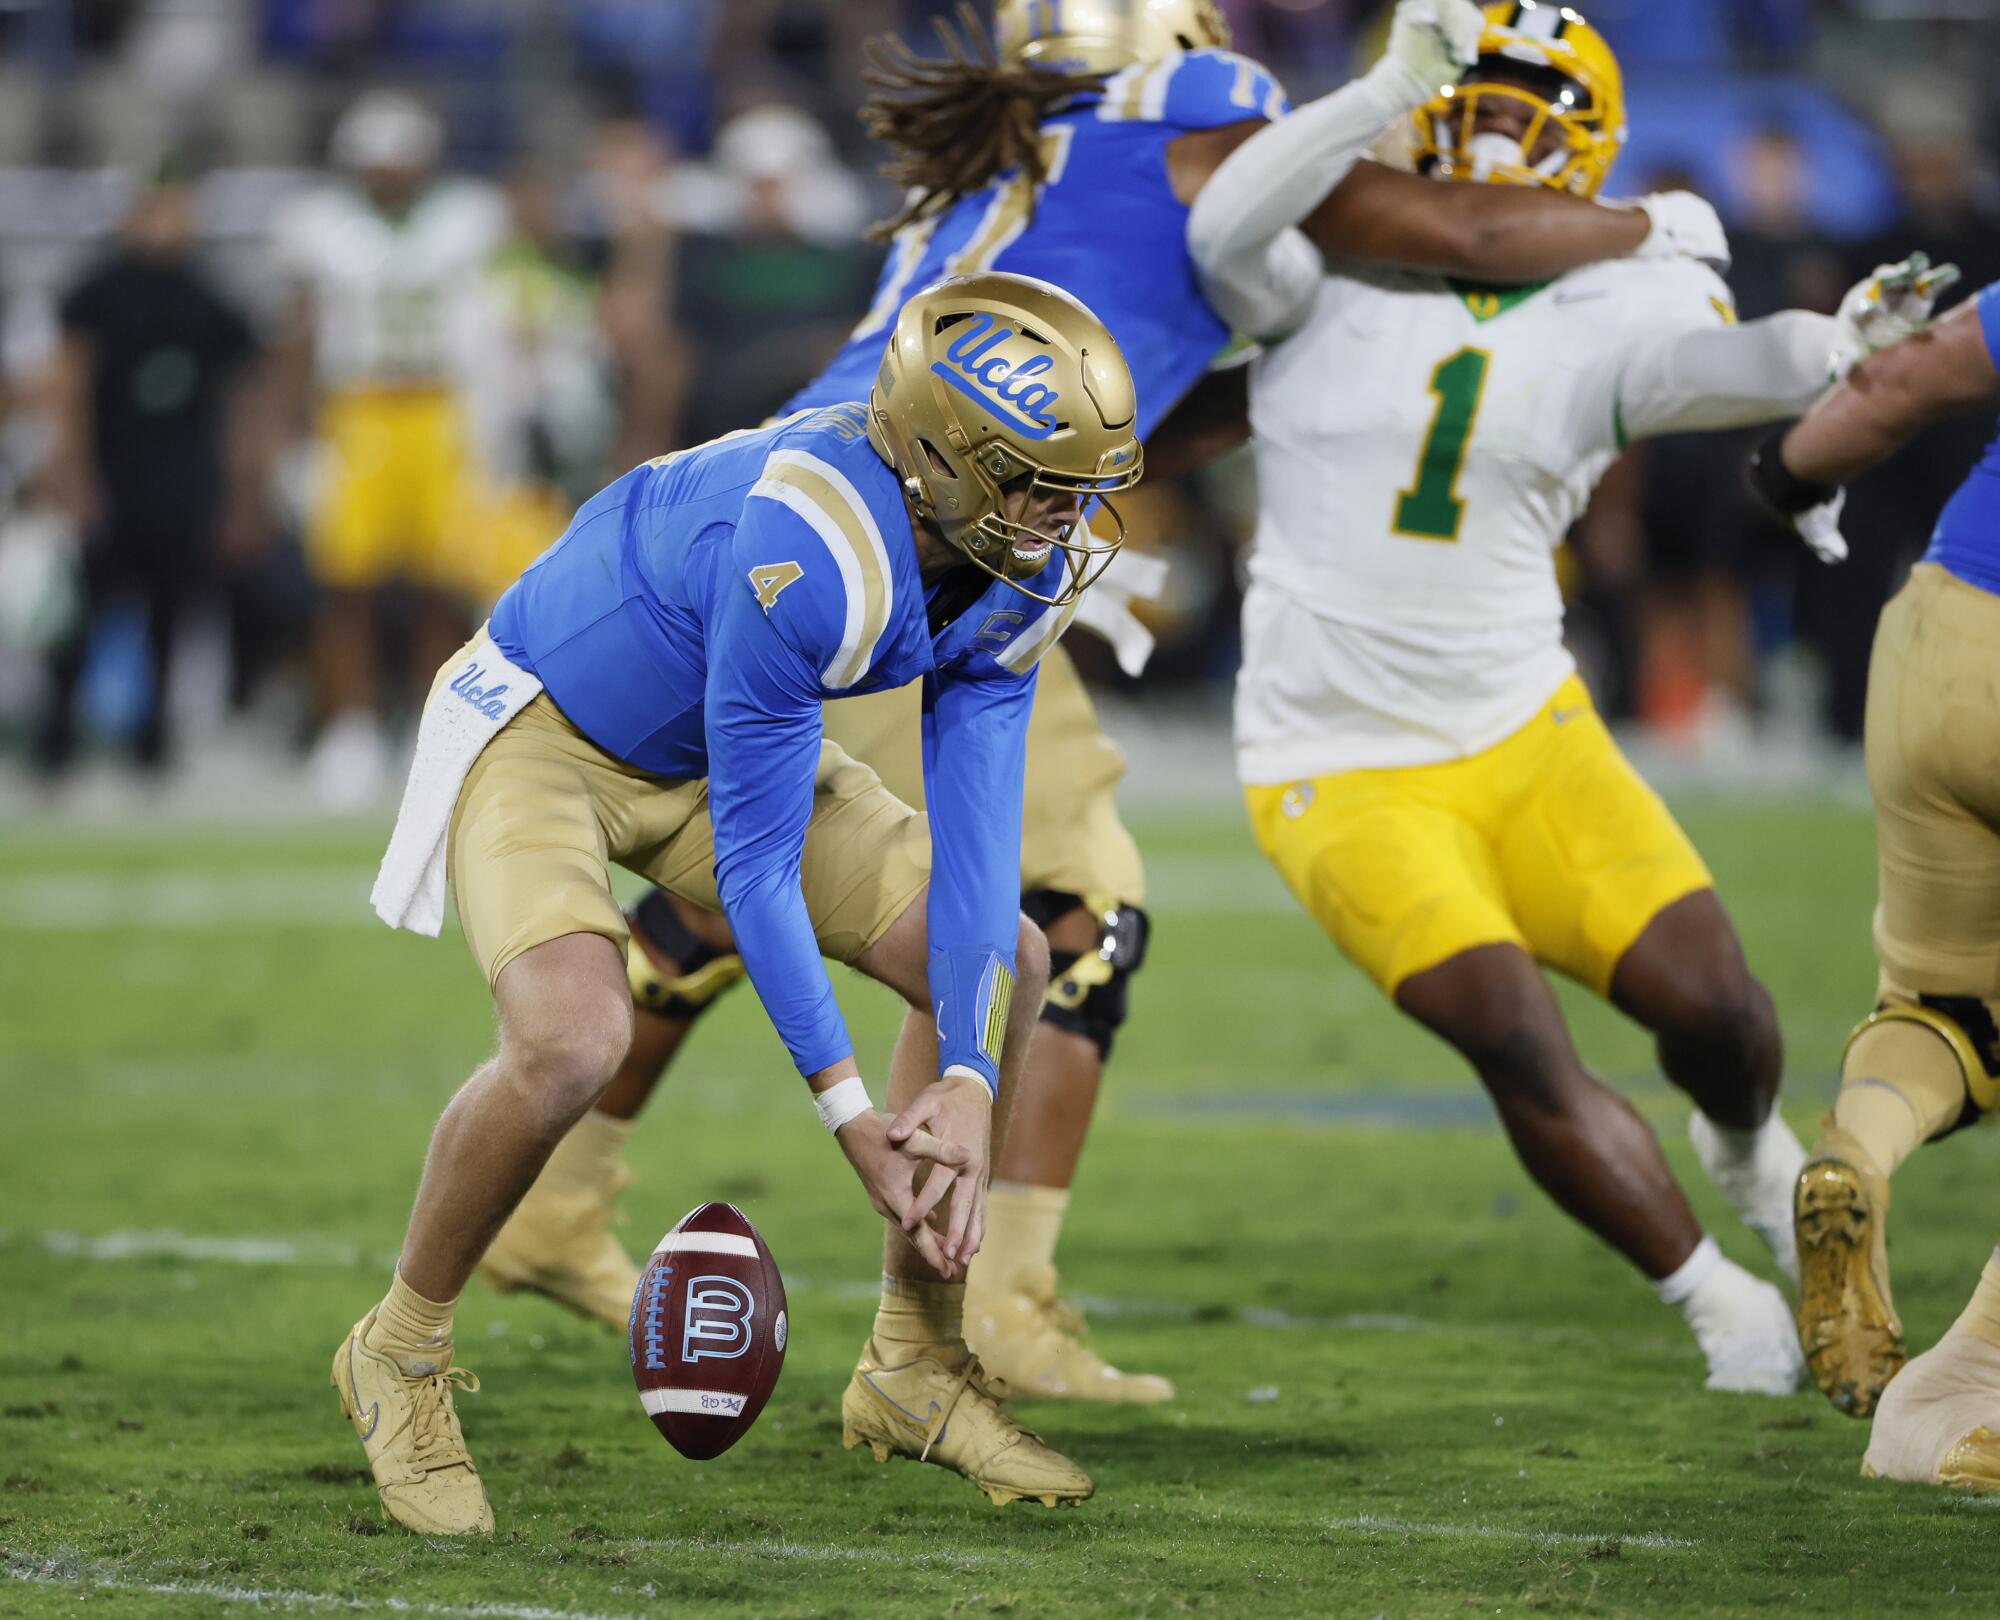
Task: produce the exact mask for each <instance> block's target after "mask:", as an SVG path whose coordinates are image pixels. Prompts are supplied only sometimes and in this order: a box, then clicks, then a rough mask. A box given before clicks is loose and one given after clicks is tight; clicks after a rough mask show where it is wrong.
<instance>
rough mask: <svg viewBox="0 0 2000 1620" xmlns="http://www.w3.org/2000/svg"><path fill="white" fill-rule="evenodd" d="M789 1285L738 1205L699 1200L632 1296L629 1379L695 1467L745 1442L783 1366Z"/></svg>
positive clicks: (659, 1426)
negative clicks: (779, 1273) (786, 1302)
mask: <svg viewBox="0 0 2000 1620" xmlns="http://www.w3.org/2000/svg"><path fill="white" fill-rule="evenodd" d="M786 1330H787V1323H786V1320H785V1281H784V1279H783V1278H782V1277H780V1276H779V1275H778V1263H777V1261H775V1260H773V1259H772V1258H771V1251H770V1250H769V1249H767V1248H765V1247H764V1240H763V1239H762V1238H761V1237H759V1236H758V1235H757V1228H756V1227H754V1226H752V1225H751V1224H750V1222H749V1219H748V1217H746V1216H745V1215H744V1213H743V1211H742V1210H740V1209H738V1208H737V1207H736V1206H735V1205H734V1204H703V1205H702V1206H701V1207H700V1208H698V1209H693V1210H690V1211H689V1212H688V1213H687V1214H686V1215H684V1216H682V1217H681V1221H680V1224H679V1225H677V1226H676V1227H675V1228H674V1229H673V1230H672V1231H671V1232H669V1233H668V1234H667V1235H666V1236H665V1237H663V1238H661V1239H660V1246H659V1247H658V1248H657V1249H655V1250H654V1251H653V1257H652V1259H651V1260H649V1261H647V1262H646V1270H645V1274H644V1275H643V1276H641V1277H640V1279H639V1291H638V1292H637V1293H636V1294H634V1295H633V1296H632V1325H631V1337H632V1377H633V1379H634V1381H635V1382H637V1384H638V1386H639V1400H640V1403H641V1404H642V1405H643V1406H644V1407H645V1408H646V1415H647V1416H648V1417H650V1418H651V1419H652V1420H653V1426H654V1427H655V1428H657V1429H658V1430H659V1431H660V1433H662V1434H663V1435H665V1436H666V1437H667V1444H668V1445H670V1446H672V1447H673V1448H674V1450H676V1451H678V1452H679V1453H680V1454H681V1455H682V1456H683V1457H691V1458H693V1459H694V1460H695V1461H697V1462H702V1461H706V1460H707V1459H708V1458H710V1457H719V1456H721V1455H722V1454H723V1453H724V1452H725V1451H727V1450H728V1449H729V1448H730V1447H731V1446H733V1445H735V1444H736V1442H737V1441H738V1440H740V1439H742V1438H743V1436H744V1433H745V1432H746V1431H747V1430H748V1429H749V1427H750V1425H751V1424H753V1423H755V1422H756V1421H757V1414H758V1413H759V1412H761V1411H763V1410H764V1403H765V1402H766V1401H767V1400H769V1399H770V1398H771V1391H772V1389H773V1388H775V1387H776V1385H777V1382H778V1374H779V1373H780V1372H782V1371H783V1370H784V1366H785V1337H786Z"/></svg>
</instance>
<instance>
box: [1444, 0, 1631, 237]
mask: <svg viewBox="0 0 2000 1620" xmlns="http://www.w3.org/2000/svg"><path fill="white" fill-rule="evenodd" d="M1485 11H1486V29H1485V32H1484V33H1482V34H1481V35H1480V36H1479V61H1478V63H1477V64H1476V65H1475V66H1474V67H1473V69H1472V71H1471V72H1469V73H1468V74H1466V76H1465V78H1464V80H1463V82H1461V83H1459V84H1456V85H1447V86H1446V87H1445V88H1444V89H1442V90H1440V91H1439V92H1438V93H1437V94H1436V95H1435V96H1433V97H1432V98H1431V99H1430V100H1429V101H1427V102H1425V103H1424V105H1423V106H1421V107H1419V108H1418V109H1417V110H1416V112H1415V113H1413V114H1412V115H1411V117H1412V120H1413V122H1414V124H1415V131H1414V136H1415V152H1414V156H1415V158H1416V163H1417V167H1418V168H1419V169H1420V170H1422V171H1423V172H1425V173H1426V174H1430V175H1432V176H1434V177H1436V178H1437V179H1440V180H1485V181H1490V182H1493V183H1496V184H1499V185H1511V186H1548V187H1551V188H1552V189H1554V190H1556V191H1568V192H1574V193H1575V194H1576V195H1577V196H1580V197H1590V196H1594V195H1595V194H1596V192H1597V189H1598V188H1599V187H1600V186H1602V185H1603V184H1604V180H1605V176H1607V175H1608V174H1610V172H1611V165H1612V164H1613V163H1615V162H1617V160H1618V153H1619V151H1620V149H1621V148H1623V146H1624V145H1625V76H1624V74H1623V73H1621V72H1620V71H1619V68H1618V58H1617V57H1616V56H1614V55H1613V54H1612V51H1611V47H1610V46H1609V45H1608V44H1606V43H1605V40H1604V36H1603V35H1602V34H1600V33H1599V32H1598V31H1597V30H1596V29H1595V28H1593V27H1591V26H1590V24H1589V23H1587V22H1585V21H1584V20H1583V18H1582V17H1580V16H1578V15H1577V13H1576V12H1574V11H1572V10H1571V9H1570V8H1569V7H1568V6H1563V5H1555V4H1551V3H1550V0H1501V3H1500V4H1497V5H1489V6H1487V7H1486V8H1485ZM1495 98H1499V99H1504V100H1507V101H1510V102H1514V103H1518V104H1523V105H1525V106H1526V108H1527V109H1528V112H1529V115H1530V116H1529V121H1528V127H1527V128H1526V130H1525V131H1524V132H1523V133H1522V136H1521V141H1520V147H1521V154H1522V156H1521V159H1520V160H1519V161H1510V160H1508V159H1507V158H1505V157H1500V158H1497V159H1496V158H1495V156H1494V155H1493V154H1491V153H1488V152H1480V151H1478V150H1476V148H1475V145H1474V126H1475V123H1476V121H1477V119H1478V116H1479V109H1480V107H1481V105H1482V104H1488V105H1490V103H1491V102H1492V101H1493V100H1494V99H1495ZM1550 129H1554V130H1556V131H1557V132H1558V135H1559V144H1558V145H1557V146H1556V147H1555V148H1554V149H1553V150H1552V151H1549V152H1547V153H1545V154H1544V155H1543V156H1542V157H1541V158H1540V159H1539V160H1535V159H1534V152H1535V148H1536V146H1537V145H1538V144H1539V143H1540V141H1541V139H1542V136H1543V134H1544V133H1545V132H1546V131H1547V130H1550Z"/></svg>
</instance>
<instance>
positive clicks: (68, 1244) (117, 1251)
mask: <svg viewBox="0 0 2000 1620" xmlns="http://www.w3.org/2000/svg"><path fill="white" fill-rule="evenodd" d="M17 1240H25V1241H28V1242H32V1243H38V1244H39V1245H40V1246H41V1247H42V1248H43V1249H44V1250H45V1251H46V1252H48V1253H49V1254H53V1255H58V1256H60V1257H61V1258H63V1259H65V1260H95V1261H100V1262H105V1263H116V1262H121V1261H129V1260H180V1261H186V1262H191V1263H198V1262H208V1263H212V1264H216V1265H230V1266H330V1267H348V1266H355V1265H359V1264H361V1263H362V1262H363V1261H367V1262H369V1263H371V1264H373V1263H376V1262H379V1263H380V1264H382V1265H385V1266H387V1265H391V1264H393V1263H394V1260H395V1256H394V1254H393V1253H391V1252H389V1251H386V1250H385V1251H383V1252H381V1253H380V1254H373V1253H369V1252H367V1251H365V1250H363V1249H361V1248H359V1247H357V1246H355V1245H353V1244H346V1243H330V1242H327V1241H326V1240H324V1239H320V1238H280V1237H265V1236H254V1237H230V1236H203V1235H199V1234H195V1233H189V1232H182V1231H178V1230H176V1229H175V1228H173V1227H159V1228H152V1229H122V1230H119V1231H115V1232H104V1233H100V1234H98V1235H96V1236H90V1235H87V1234H84V1233H81V1232H66V1231H49V1232H35V1233H17V1232H10V1231H7V1230H5V1229H4V1228H0V1248H5V1247H6V1246H7V1245H8V1244H10V1243H13V1242H15V1241H17ZM785 1286H786V1287H787V1288H788V1289H790V1290H791V1292H793V1293H795V1294H826V1295H830V1296H832V1297H833V1298H835V1299H841V1300H852V1301H865V1300H873V1299H875V1298H876V1297H877V1295H878V1294H879V1293H880V1284H879V1283H877V1282H872V1281H864V1280H863V1279H861V1278H858V1277H855V1278H839V1279H829V1278H824V1277H812V1276H808V1275H804V1274H793V1275H790V1276H787V1277H786V1279H785ZM1079 1301H1080V1303H1081V1304H1082V1305H1083V1306H1084V1308H1085V1309H1086V1310H1087V1311H1089V1312H1090V1314H1091V1315H1092V1316H1095V1317H1098V1318H1100V1319H1102V1320H1106V1321H1117V1320H1124V1321H1140V1322H1143V1321H1161V1322H1208V1321H1220V1322H1224V1323H1228V1324H1232V1325H1234V1326H1238V1327H1253V1328H1264V1329H1267V1330H1271V1331H1277V1332H1284V1333H1297V1332H1313V1333H1389V1334H1409V1335H1413V1336H1419V1337H1424V1338H1469V1339H1499V1340H1506V1341H1508V1342H1511V1343H1517V1344H1538V1345H1564V1344H1568V1345H1584V1346H1592V1347H1596V1348H1604V1349H1614V1350H1618V1351H1621V1352H1626V1353H1638V1354H1647V1355H1652V1354H1672V1353H1674V1352H1675V1351H1677V1350H1681V1349H1684V1348H1685V1347H1684V1346H1682V1345H1681V1344H1680V1343H1679V1341H1678V1340H1670V1339H1666V1338H1657V1337H1641V1336H1637V1335H1613V1334H1605V1333H1593V1332H1591V1331H1590V1330H1589V1329H1588V1328H1581V1327H1574V1328H1567V1327H1543V1328H1534V1327H1517V1326H1514V1325H1512V1324H1509V1323H1500V1322H1454V1321H1450V1320H1448V1319H1446V1318H1442V1317H1426V1316H1408V1315H1404V1314H1401V1313H1396V1312H1384V1311H1345V1312H1340V1313H1337V1314H1334V1315H1329V1316H1318V1315H1313V1314H1310V1313H1307V1312H1302V1311H1287V1310H1281V1309H1279V1308H1277V1307H1275V1306H1269V1305H1235V1306H1230V1307H1229V1308H1228V1309H1227V1311H1226V1312H1225V1313H1224V1314H1221V1315H1219V1316H1218V1315H1216V1314H1215V1313H1213V1312H1210V1311H1207V1310H1205V1309H1203V1308H1202V1307H1201V1306H1199V1305H1196V1304H1193V1303H1191V1302H1189V1301H1187V1300H1184V1299H1118V1298H1112V1297H1110V1296H1107V1295H1102V1294H1084V1295H1081V1296H1079Z"/></svg>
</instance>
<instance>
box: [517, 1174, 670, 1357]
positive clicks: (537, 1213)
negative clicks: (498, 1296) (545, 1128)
mask: <svg viewBox="0 0 2000 1620" xmlns="http://www.w3.org/2000/svg"><path fill="white" fill-rule="evenodd" d="M561 1151H562V1149H560V1148H558V1149H557V1152H558V1153H559V1154H560V1153H561ZM559 1168H560V1167H559V1166H558V1164H557V1163H556V1161H555V1160H551V1161H550V1167H549V1169H548V1170H545V1171H544V1172H543V1173H542V1176H541V1179H540V1180H538V1181H537V1182H536V1183H535V1184H534V1186H532V1187H530V1188H529V1189H528V1195H527V1197H525V1198H523V1199H522V1200H521V1202H520V1203H519V1204H518V1205H517V1206H515V1209H514V1213H513V1214H512V1215H511V1216H509V1217H508V1220H507V1224H506V1225H505V1226H503V1227H501V1228H500V1233H499V1235H498V1236H497V1237H495V1238H494V1240H493V1243H492V1245H491V1247H489V1248H488V1249H487V1251H486V1253H485V1255H484V1256H482V1257H481V1259H480V1262H479V1276H480V1279H481V1281H483V1282H485V1283H486V1284H487V1285H488V1286H489V1287H491V1288H493V1289H494V1290H495V1291H496V1292H498V1293H502V1294H513V1293H518V1292H520V1291H522V1290H526V1291H527V1292H529V1293H533V1294H541V1295H544V1296H545V1297H547V1298H549V1299H552V1300H554V1301H555V1302H556V1303H557V1304H558V1305H562V1306H565V1307H567V1308H568V1309H570V1310H572V1311H575V1312H576V1314H577V1315H579V1316H584V1317H588V1318H589V1319H590V1320H591V1321H593V1322H602V1323H603V1324H604V1325H605V1326H606V1327H609V1328H614V1329H616V1330H617V1331H618V1332H620V1333H623V1332H624V1331H625V1329H626V1327H627V1326H628V1325H629V1323H630V1322H631V1319H632V1295H633V1294H634V1293H635V1292H636V1291H637V1290H638V1287H639V1267H638V1265H637V1264H636V1263H634V1261H633V1259H632V1257H631V1256H630V1255H628V1254H627V1253H626V1252H625V1247H624V1245H623V1244H621V1243H620V1242H619V1241H618V1239H617V1237H616V1236H614V1235H613V1233H612V1227H613V1225H614V1224H616V1223H615V1219H614V1216H613V1212H612V1203H613V1200H614V1199H616V1197H617V1196H618V1193H619V1191H620V1190H621V1189H622V1188H623V1187H624V1186H625V1184H626V1182H627V1181H629V1180H630V1179H631V1178H630V1176H629V1175H628V1174H626V1172H625V1171H624V1170H623V1169H622V1168H621V1169H620V1170H618V1171H617V1172H616V1173H615V1174H613V1175H611V1176H610V1177H608V1178H604V1179H599V1180H597V1181H595V1182H586V1181H584V1180H582V1179H581V1178H574V1177H563V1176H561V1175H558V1174H552V1173H551V1172H552V1171H556V1170H558V1169H559Z"/></svg>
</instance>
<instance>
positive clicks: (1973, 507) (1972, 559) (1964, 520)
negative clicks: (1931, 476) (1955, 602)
mask: <svg viewBox="0 0 2000 1620" xmlns="http://www.w3.org/2000/svg"><path fill="white" fill-rule="evenodd" d="M1978 307H1979V325H1980V329H1981V330H1982V331H1983V332H1984V333H1985V334H1986V348H1987V352H1988V353H1990V354H1991V355H1992V356H1993V364H1994V365H1995V366H1996V367H2000V281H1996V282H1994V283H1993V284H1992V285H1990V286H1988V287H1985V288H1982V289H1981V291H1980V293H1979V301H1978ZM1924 561H1925V562H1928V563H1936V564H1937V565H1938V566H1939V567H1941V568H1943V569H1944V570H1945V571H1946V572H1947V573H1950V574H1954V575H1956V576H1957V577H1958V578H1959V579H1962V580H1964V581H1965V582H1966V584H1968V585H1977V586H1978V587H1979V588H1980V589H1981V590H1984V591H1993V592H1996V593H2000V438H1996V439H1995V440H1994V441H1993V442H1992V443H1991V444H1989V445H1988V446H1987V447H1986V454H1985V455H1983V456H1981V457H1980V458H1979V465H1978V466H1976V467H1974V468H1973V469H1972V473H1971V475H1970V476H1969V477H1968V478H1967V479H1966V480H1965V482H1964V483H1962V484H1960V485H1959V486H1958V490H1957V493H1955V494H1954V495H1953V496H1952V498H1951V499H1950V500H1949V501H1947V502H1946V503H1945V508H1944V511H1943V513H1941V514H1940V515H1939V517H1938V524H1937V528H1936V529H1935V530H1934V531H1933V532H1932V534H1931V545H1930V550H1928V551H1926V552H1925V553H1924Z"/></svg>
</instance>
